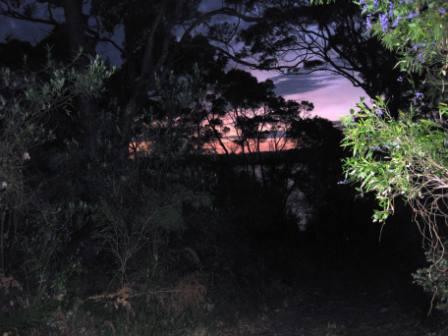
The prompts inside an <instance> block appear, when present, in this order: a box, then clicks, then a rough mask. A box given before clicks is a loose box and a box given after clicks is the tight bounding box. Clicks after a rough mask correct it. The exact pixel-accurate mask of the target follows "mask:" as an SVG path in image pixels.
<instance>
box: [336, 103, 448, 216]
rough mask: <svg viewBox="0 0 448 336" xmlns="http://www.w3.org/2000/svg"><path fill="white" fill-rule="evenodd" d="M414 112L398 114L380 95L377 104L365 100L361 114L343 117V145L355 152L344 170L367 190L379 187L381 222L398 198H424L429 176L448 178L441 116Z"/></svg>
mask: <svg viewBox="0 0 448 336" xmlns="http://www.w3.org/2000/svg"><path fill="white" fill-rule="evenodd" d="M445 111H446V110H445V108H443V107H441V113H445ZM413 117H414V116H413V115H412V114H410V113H408V114H402V115H401V116H400V119H399V120H396V119H393V118H392V117H391V116H390V113H389V112H388V110H387V108H386V104H385V102H384V101H382V100H379V99H378V100H376V102H375V103H374V105H373V106H372V107H369V106H367V105H366V104H364V103H363V102H361V103H360V104H358V111H357V112H356V113H354V114H352V115H351V116H347V117H345V118H344V131H345V139H344V141H343V146H344V147H346V148H349V149H350V150H351V152H352V156H351V157H350V158H348V159H347V160H346V161H345V170H346V173H347V176H348V177H349V178H350V179H352V180H356V181H360V182H362V183H361V186H360V190H361V191H362V192H372V191H373V192H375V195H376V197H377V200H378V203H379V205H380V207H381V210H379V211H377V212H375V216H374V218H375V220H376V221H380V222H383V221H385V220H386V219H387V217H388V216H389V215H390V214H392V213H393V211H394V199H395V198H396V197H398V196H401V195H403V196H404V197H405V199H406V200H407V201H408V202H409V203H412V202H414V201H417V200H418V199H421V198H422V197H424V195H425V190H426V189H425V188H427V187H428V184H427V183H429V182H430V180H434V181H435V180H437V179H444V178H447V177H448V175H446V173H447V169H446V168H445V167H446V165H447V164H448V161H447V159H448V148H447V147H446V138H447V134H446V131H445V130H444V129H443V128H442V126H441V125H440V124H439V123H438V122H436V121H432V120H428V119H419V120H416V121H415V120H413Z"/></svg>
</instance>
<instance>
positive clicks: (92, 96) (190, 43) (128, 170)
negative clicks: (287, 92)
mask: <svg viewBox="0 0 448 336" xmlns="http://www.w3.org/2000/svg"><path fill="white" fill-rule="evenodd" d="M89 4H90V6H86V5H85V4H84V2H83V1H81V0H63V1H48V2H47V1H36V2H33V1H31V2H29V3H28V2H27V3H25V2H23V3H22V2H21V1H9V0H4V1H0V14H1V15H2V16H1V18H2V19H3V18H15V19H16V20H18V21H27V22H28V23H29V22H33V23H35V24H36V25H38V24H43V25H46V26H47V27H51V29H50V32H49V34H48V36H46V37H45V38H43V40H41V41H40V42H38V43H37V44H35V45H32V44H30V43H28V42H26V41H25V42H24V41H19V40H17V39H15V38H14V37H10V38H8V39H6V40H5V41H3V42H2V43H1V44H0V66H1V67H2V73H1V78H0V80H1V81H2V82H1V85H0V143H1V144H0V254H1V255H0V258H1V259H0V332H2V335H8V336H13V335H196V336H200V335H201V336H202V335H302V334H303V335H383V334H386V333H389V334H391V335H444V334H443V330H442V329H443V327H444V326H443V324H444V323H443V317H442V316H438V315H437V314H435V315H433V316H431V317H428V318H426V317H425V315H426V312H427V310H428V307H429V299H430V298H428V297H427V296H425V295H423V293H422V292H421V291H420V289H418V288H416V287H414V286H413V285H412V278H411V276H410V272H412V271H414V270H415V269H417V268H418V267H420V266H422V265H423V264H424V256H423V252H422V250H421V248H420V241H419V235H418V233H417V232H414V231H413V230H414V229H413V226H412V225H408V223H409V222H410V220H411V218H410V214H409V213H408V211H407V209H406V207H404V206H403V207H402V208H401V209H400V211H399V212H398V214H397V215H396V216H395V217H394V219H392V220H391V222H390V223H389V224H388V225H387V226H386V227H384V228H382V227H380V226H378V225H376V224H373V223H371V214H372V209H373V207H374V202H373V200H372V199H370V196H369V195H365V196H364V197H360V196H356V192H355V190H354V187H353V186H351V185H346V184H343V183H340V182H341V181H343V180H344V177H343V174H342V168H341V160H342V158H343V157H344V156H345V155H346V153H344V152H343V151H342V149H341V148H340V146H339V143H340V141H341V138H342V134H341V132H340V131H339V130H338V129H336V128H334V127H333V125H332V123H330V122H329V121H326V120H322V119H319V118H305V117H304V115H305V114H306V113H307V112H310V111H312V109H313V104H312V103H310V102H306V101H302V102H295V101H287V100H285V99H284V98H282V97H280V96H278V95H277V94H276V93H275V90H274V86H273V83H272V82H271V81H266V82H258V81H257V80H256V78H254V77H253V76H252V75H251V74H250V73H248V72H246V71H243V70H240V69H236V68H235V69H231V68H232V67H233V65H234V64H240V65H245V66H252V67H254V68H258V69H271V70H279V71H284V72H297V71H308V72H313V71H318V70H323V69H325V70H327V71H333V72H337V73H339V74H341V75H343V76H346V77H347V78H348V79H350V80H352V81H353V82H354V84H357V85H360V86H362V87H363V88H364V89H365V90H366V92H367V93H368V94H369V95H372V96H373V95H376V94H384V95H386V96H387V97H389V98H390V99H391V101H393V106H395V108H398V107H400V106H402V104H404V101H405V100H404V96H405V94H406V92H407V91H406V90H410V89H411V88H412V85H415V84H412V83H409V82H406V83H401V82H400V84H399V87H397V86H396V85H392V84H391V83H392V82H393V81H391V78H392V77H394V76H398V74H397V73H396V72H395V70H394V69H393V66H394V64H395V63H396V57H395V55H393V54H392V53H390V52H388V51H386V50H384V48H382V46H381V44H379V43H378V42H377V41H376V40H375V39H373V38H368V37H366V35H365V34H363V29H364V27H363V25H362V21H360V20H359V13H358V12H357V11H356V10H355V8H354V7H353V6H352V5H351V3H350V2H348V1H338V4H339V5H338V7H334V8H331V6H330V8H325V9H324V8H319V7H317V8H314V7H309V6H307V4H306V2H302V1H286V2H282V3H281V4H278V2H277V1H243V0H242V1H225V2H224V4H223V7H219V8H217V9H212V10H210V11H209V12H204V11H203V12H200V11H199V10H198V8H199V5H200V2H199V1H178V0H176V1H170V0H160V1H139V0H136V1H104V0H95V1H91V2H89ZM87 7H88V8H87ZM255 9H257V10H255ZM335 9H337V12H334V10H335ZM58 13H59V14H58ZM61 13H63V15H62V14H61ZM330 13H331V15H330ZM93 19H97V20H96V24H93V23H92V22H93V21H95V20H93ZM243 23H244V24H243ZM313 23H314V24H317V26H316V27H318V28H316V29H313V30H311V31H310V30H309V26H310V24H313ZM330 25H336V29H334V30H333V29H329V28H328V27H329V26H330ZM117 27H118V28H119V27H122V28H124V34H123V39H124V41H123V42H122V43H119V42H117V41H116V39H115V37H114V34H113V32H114V30H115V29H118V28H117ZM181 27H182V29H181ZM313 35H316V36H315V38H311V39H309V37H310V36H313ZM317 35H319V36H317ZM236 40H238V41H239V43H237V44H236V43H235V41H236ZM100 42H101V43H106V44H107V45H108V48H109V49H110V50H112V49H116V50H115V51H116V52H118V53H119V54H120V57H121V60H122V64H120V66H119V67H117V68H116V69H115V70H114V71H110V69H111V66H110V64H108V63H107V61H106V62H103V61H101V59H100V58H97V57H96V49H95V48H96V46H97V45H98V44H99V43H100ZM233 45H242V47H241V49H240V50H234V49H232V48H230V47H231V46H233ZM285 49H286V50H288V52H289V55H290V56H291V54H294V53H296V55H295V56H294V58H295V59H296V62H295V63H294V64H289V63H286V61H285V60H282V55H285V54H284V51H285ZM231 51H232V52H231ZM251 56H254V57H255V59H256V60H257V61H256V62H255V63H254V64H252V63H250V62H251V59H252V58H251ZM289 59H291V58H289ZM379 64H381V65H379ZM355 72H356V73H357V75H354V73H355ZM398 92H404V94H403V95H399V94H398ZM402 98H403V101H402V100H401V99H402ZM229 134H230V135H231V136H229ZM286 138H288V139H289V140H290V141H291V143H293V144H294V148H293V149H289V150H282V149H285V148H284V147H283V146H284V143H283V141H284V139H286ZM229 139H230V140H229ZM272 139H275V141H276V142H275V143H276V145H275V146H274V150H273V151H272V152H269V153H263V152H260V151H259V150H257V149H259V147H260V146H261V144H263V143H265V142H267V141H270V140H272ZM210 144H213V146H210ZM145 145H147V146H148V147H149V149H148V148H147V150H143V151H142V150H141V149H142V148H143V147H142V146H145ZM139 146H140V147H139ZM216 152H218V153H220V155H217V154H216ZM294 193H295V198H294V197H292V196H291V195H293V194H294ZM294 207H299V208H298V210H297V209H296V210H294ZM297 214H303V215H306V216H305V219H304V217H303V216H302V217H301V216H297ZM380 232H382V235H381V236H382V239H381V241H379V239H378V238H379V236H380ZM441 330H442V331H441Z"/></svg>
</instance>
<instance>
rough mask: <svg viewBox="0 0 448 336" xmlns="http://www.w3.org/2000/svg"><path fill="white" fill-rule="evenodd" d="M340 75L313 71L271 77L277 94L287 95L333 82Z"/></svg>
mask: <svg viewBox="0 0 448 336" xmlns="http://www.w3.org/2000/svg"><path fill="white" fill-rule="evenodd" d="M339 78H340V77H339V76H337V75H334V74H328V73H313V74H309V75H302V74H300V75H280V76H276V77H273V78H271V80H272V81H273V82H274V84H275V91H276V93H277V94H278V95H281V96H288V95H293V94H298V93H306V92H310V91H315V90H318V89H321V88H324V87H327V86H330V85H331V84H333V82H334V81H337V80H338V79H339Z"/></svg>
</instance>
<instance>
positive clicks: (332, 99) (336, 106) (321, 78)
mask: <svg viewBox="0 0 448 336" xmlns="http://www.w3.org/2000/svg"><path fill="white" fill-rule="evenodd" d="M214 2H216V0H205V2H204V8H203V9H204V10H205V9H210V8H213V7H214V6H215V4H214ZM49 29H50V27H49V26H46V25H39V24H35V23H27V22H23V21H18V20H14V19H9V18H3V17H1V20H0V42H3V41H4V40H5V38H7V37H8V36H12V37H16V38H19V39H22V40H27V41H29V42H31V43H32V44H35V43H37V42H38V41H39V40H40V39H42V38H43V37H45V36H46V35H47V34H48V32H49ZM119 30H120V29H118V31H117V33H116V34H115V36H117V38H118V39H120V38H119V37H120V36H122V35H123V33H122V32H121V31H119ZM97 51H98V52H99V53H101V54H103V55H106V56H107V57H108V58H109V59H110V61H111V63H113V64H117V63H119V57H120V56H119V55H118V53H117V51H116V50H115V49H114V48H108V47H107V44H99V45H98V47H97ZM246 70H247V69H246ZM249 71H250V72H251V73H252V74H253V75H254V76H255V77H257V78H258V80H260V81H262V80H266V79H271V80H273V82H274V84H275V85H276V92H277V94H279V95H281V96H283V97H285V98H286V99H294V100H307V101H310V102H312V103H313V104H314V106H315V108H314V111H313V112H312V113H311V115H312V116H314V115H316V116H319V117H322V118H326V119H329V120H332V121H336V120H339V119H340V118H341V117H342V116H344V115H346V114H348V113H349V111H350V109H351V108H353V107H355V105H356V103H357V102H359V100H360V97H367V95H366V93H365V92H364V91H363V90H362V89H361V88H358V87H354V86H353V85H352V84H351V82H350V81H348V80H347V79H345V78H344V77H342V76H338V75H335V74H332V73H328V72H315V73H313V74H307V75H304V74H295V75H281V74H279V73H277V72H273V71H258V70H249Z"/></svg>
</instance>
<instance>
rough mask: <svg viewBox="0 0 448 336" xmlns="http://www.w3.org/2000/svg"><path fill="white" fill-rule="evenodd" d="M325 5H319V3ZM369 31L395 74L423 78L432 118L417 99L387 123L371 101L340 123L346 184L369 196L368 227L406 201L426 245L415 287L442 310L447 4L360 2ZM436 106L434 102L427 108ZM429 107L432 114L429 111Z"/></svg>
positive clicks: (447, 182) (447, 216)
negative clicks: (389, 55) (393, 61)
mask: <svg viewBox="0 0 448 336" xmlns="http://www.w3.org/2000/svg"><path fill="white" fill-rule="evenodd" d="M319 3H324V1H319ZM357 3H358V4H359V5H360V6H361V9H362V12H363V14H364V15H365V18H366V21H367V24H368V26H369V27H370V28H371V30H372V32H373V34H374V35H376V36H377V37H378V38H379V39H380V40H381V41H382V42H383V44H384V45H385V46H386V47H387V48H389V49H391V50H395V51H396V52H398V53H399V55H400V61H399V62H398V64H397V66H398V67H400V69H401V71H403V72H405V73H407V74H409V75H410V74H412V73H415V72H419V73H424V74H425V75H424V80H425V83H426V84H427V85H428V86H429V90H430V91H432V93H433V94H434V95H435V96H436V99H435V102H436V104H435V105H434V104H433V105H431V104H428V106H427V108H429V109H430V110H431V113H430V117H429V118H428V117H425V116H424V115H423V114H420V115H419V114H418V113H417V112H419V108H416V107H414V106H418V105H419V104H421V102H422V101H423V98H424V94H423V93H422V92H418V91H416V92H415V93H414V94H415V98H414V99H413V101H412V102H410V106H411V107H410V109H409V110H408V111H406V112H401V113H400V115H399V116H398V117H396V116H392V115H391V114H390V113H389V111H388V108H387V103H386V102H385V101H384V100H383V99H380V98H377V99H376V100H375V101H374V102H373V104H372V105H371V106H369V105H367V104H366V103H365V102H364V101H362V102H361V103H360V104H358V110H357V111H356V112H352V115H351V116H349V117H347V118H345V119H344V133H345V138H344V140H343V146H344V147H346V148H348V149H350V150H351V152H352V156H351V157H350V158H348V159H346V161H345V171H346V175H347V177H348V178H349V179H350V180H351V181H356V182H360V183H361V185H360V187H359V189H360V191H361V192H374V194H375V196H376V199H377V201H378V204H379V206H380V209H379V210H377V211H376V212H375V213H374V220H375V221H378V222H382V223H384V222H385V221H386V219H387V218H388V217H389V216H390V215H391V214H393V212H394V209H395V206H394V202H395V200H396V199H397V198H402V199H404V200H405V201H406V202H407V203H408V204H409V205H410V206H411V208H412V209H413V212H414V214H415V219H416V222H417V223H418V225H419V228H420V231H421V233H422V235H423V237H424V238H425V239H424V241H425V246H426V247H427V249H428V261H429V262H430V266H429V267H428V268H426V269H423V270H420V271H419V272H418V273H417V274H416V279H417V282H418V283H419V284H421V285H422V286H423V287H424V288H425V289H426V290H429V291H431V292H432V293H433V294H434V297H437V298H438V299H440V300H441V301H440V302H442V303H443V302H445V301H446V297H447V292H446V291H444V290H441V288H440V284H443V283H445V281H446V265H445V266H444V260H445V258H446V254H445V245H444V241H445V239H446V237H445V236H446V226H447V224H448V213H447V211H446V204H445V202H446V197H447V195H446V192H447V186H448V161H447V160H448V151H447V143H446V139H447V133H446V128H445V121H444V120H445V119H446V114H447V106H446V104H444V100H445V97H444V85H445V77H446V69H447V65H448V63H447V58H446V50H447V49H446V40H447V36H446V34H447V31H448V30H447V24H448V16H447V7H446V2H445V1H425V0H413V1H395V0H361V1H359V2H357ZM433 102H434V101H433ZM433 106H437V107H436V108H435V109H434V108H433Z"/></svg>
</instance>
